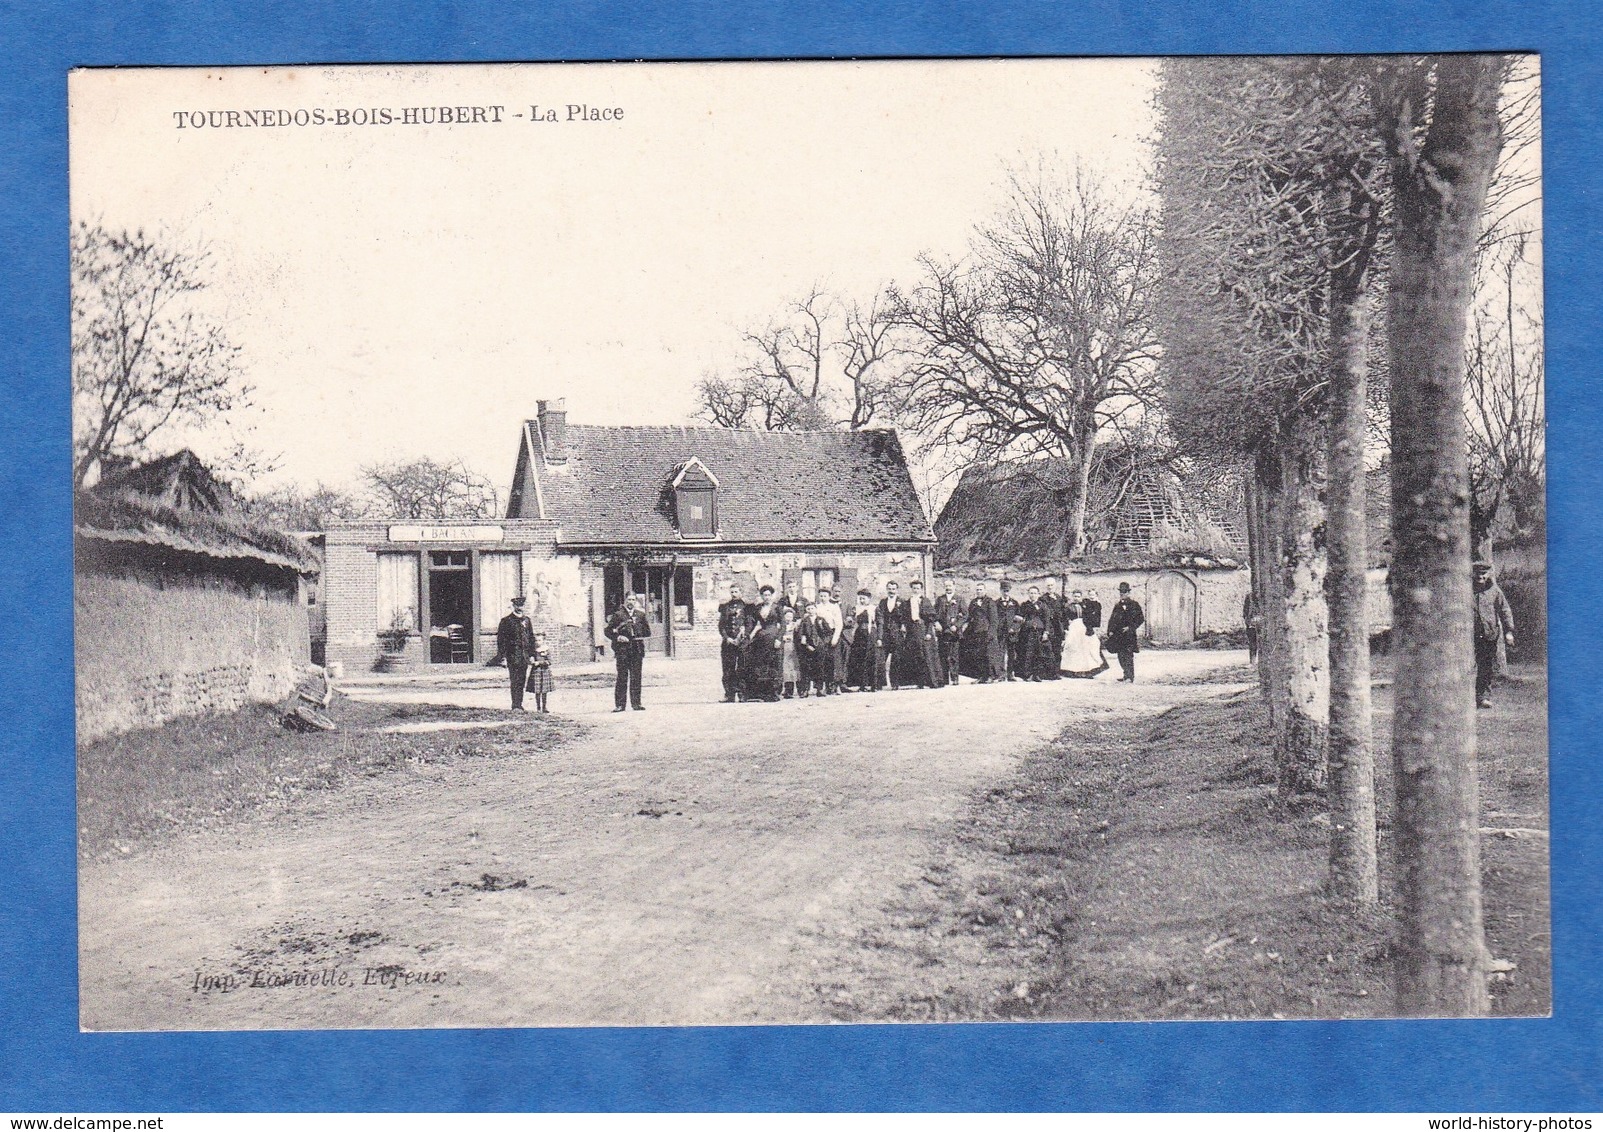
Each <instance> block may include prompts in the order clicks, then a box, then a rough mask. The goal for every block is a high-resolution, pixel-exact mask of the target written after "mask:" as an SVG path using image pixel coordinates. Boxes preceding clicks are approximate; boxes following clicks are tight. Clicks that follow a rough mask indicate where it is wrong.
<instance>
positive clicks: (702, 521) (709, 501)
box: [673, 457, 718, 539]
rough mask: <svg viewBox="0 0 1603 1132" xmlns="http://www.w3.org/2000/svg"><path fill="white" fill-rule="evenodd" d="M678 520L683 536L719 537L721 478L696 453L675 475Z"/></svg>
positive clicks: (675, 518)
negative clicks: (719, 490)
mask: <svg viewBox="0 0 1603 1132" xmlns="http://www.w3.org/2000/svg"><path fill="white" fill-rule="evenodd" d="M673 503H674V521H675V523H676V524H677V525H678V527H679V537H680V538H682V539H711V538H717V537H718V478H717V477H716V476H714V475H713V474H712V473H711V472H709V471H708V470H707V466H706V465H705V464H703V463H702V462H701V461H700V460H697V459H695V458H694V457H692V458H691V459H689V460H687V461H686V462H685V463H684V464H682V465H680V468H679V471H678V473H677V474H676V475H675V476H674V478H673Z"/></svg>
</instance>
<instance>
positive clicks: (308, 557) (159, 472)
mask: <svg viewBox="0 0 1603 1132" xmlns="http://www.w3.org/2000/svg"><path fill="white" fill-rule="evenodd" d="M73 531H74V533H75V534H76V535H77V537H78V538H80V539H86V540H89V541H90V542H95V543H102V544H114V543H126V544H135V545H142V546H152V547H161V548H165V549H167V550H176V551H181V552H183V553H186V554H200V555H205V556H206V557H208V558H216V559H221V560H237V561H255V562H264V563H266V564H268V565H271V566H281V567H285V568H287V569H291V570H295V571H297V572H298V573H301V574H308V575H310V574H315V573H317V572H318V562H317V556H316V554H315V553H314V552H313V551H312V549H311V547H310V546H308V545H307V543H306V542H305V541H303V540H302V539H300V538H297V537H296V536H294V535H292V534H289V533H287V532H284V531H280V530H278V529H276V528H273V527H268V526H264V525H263V524H261V523H257V522H253V521H251V520H250V519H248V518H246V517H245V516H244V515H243V514H242V513H241V512H240V509H239V504H238V501H237V500H236V499H235V498H234V494H233V492H232V491H230V490H229V488H228V486H227V485H226V484H223V483H222V482H220V481H219V480H218V479H217V478H216V477H215V476H213V475H212V474H211V472H210V471H208V470H207V468H206V466H205V464H203V463H201V461H200V459H199V458H198V457H197V456H196V455H195V454H194V453H193V452H190V451H188V450H187V449H186V450H184V451H181V452H177V453H174V454H173V455H171V456H164V457H162V458H161V459H159V460H152V461H150V462H149V463H147V464H141V465H139V466H138V467H133V468H127V469H123V470H119V471H117V472H114V473H112V474H110V475H108V476H106V477H105V478H104V479H102V480H101V481H100V482H99V483H97V484H96V485H95V486H94V487H92V488H89V489H88V490H86V491H83V492H80V493H79V495H78V498H77V499H76V500H75V501H74V504H73Z"/></svg>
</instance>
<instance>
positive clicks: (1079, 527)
mask: <svg viewBox="0 0 1603 1132" xmlns="http://www.w3.org/2000/svg"><path fill="white" fill-rule="evenodd" d="M921 263H922V266H923V278H922V279H921V280H920V281H919V283H918V284H917V285H916V286H915V287H913V288H912V289H911V290H909V291H907V292H906V293H905V294H900V295H898V296H897V308H898V310H897V318H898V320H899V321H900V322H902V323H903V324H904V325H906V326H907V327H909V328H910V329H911V330H912V331H913V332H914V334H915V339H914V342H913V344H912V345H913V348H914V349H915V350H916V351H917V354H918V360H917V361H915V362H914V363H913V364H912V365H911V367H910V369H909V377H910V380H909V381H908V383H907V401H906V405H905V415H906V419H907V421H908V422H909V423H910V425H911V426H912V427H913V429H914V430H915V431H917V432H919V433H921V434H922V435H923V436H924V437H925V438H926V440H927V442H929V443H931V444H933V445H936V446H939V447H944V448H946V449H949V450H954V451H957V452H960V453H962V454H963V456H964V457H965V458H966V459H967V460H969V461H976V460H985V461H998V460H1008V459H1018V458H1029V457H1034V456H1048V457H1054V458H1055V459H1056V460H1057V461H1059V462H1060V464H1059V466H1061V467H1063V468H1065V469H1067V472H1066V475H1065V481H1066V482H1064V483H1063V484H1062V485H1061V486H1062V487H1063V489H1064V490H1065V491H1066V492H1067V493H1068V500H1069V506H1068V511H1069V513H1070V515H1071V516H1072V520H1071V523H1070V530H1069V532H1068V534H1067V536H1066V549H1067V552H1068V553H1069V554H1070V555H1073V554H1075V553H1077V552H1078V551H1079V549H1080V547H1081V545H1082V544H1083V542H1084V537H1085V514H1086V501H1087V496H1088V493H1089V483H1090V478H1091V471H1092V466H1093V462H1094V461H1095V459H1096V448H1097V437H1098V434H1099V433H1100V432H1102V430H1104V429H1105V428H1109V427H1111V426H1115V425H1116V424H1117V423H1118V422H1119V421H1120V420H1121V419H1123V418H1125V417H1127V416H1130V415H1135V414H1139V413H1140V412H1141V410H1142V409H1143V408H1144V407H1145V406H1146V405H1148V404H1149V403H1151V401H1152V399H1153V397H1154V394H1155V387H1156V379H1155V375H1154V366H1153V363H1154V357H1155V342H1154V337H1153V333H1152V328H1151V325H1150V318H1149V313H1150V312H1149V302H1150V300H1151V293H1152V284H1153V282H1154V279H1155V273H1156V269H1157V262H1156V259H1155V256H1154V251H1153V227H1152V217H1151V216H1150V214H1149V213H1148V211H1147V210H1146V209H1144V208H1141V207H1138V206H1122V205H1115V204H1112V203H1110V202H1109V201H1108V199H1107V198H1106V196H1105V194H1104V193H1103V191H1102V189H1101V188H1100V186H1099V185H1098V184H1097V183H1096V182H1095V181H1094V180H1093V179H1091V178H1089V177H1087V176H1084V175H1077V176H1075V177H1074V178H1073V180H1072V181H1071V182H1070V183H1069V184H1068V185H1066V186H1059V185H1053V184H1049V183H1048V182H1047V180H1046V179H1045V178H1044V177H1041V178H1038V179H1036V180H1035V181H1033V182H1030V181H1027V180H1026V179H1025V178H1023V177H1022V176H1017V175H1016V176H1015V177H1014V181H1013V199H1012V202H1011V204H1010V205H1009V207H1008V209H1007V211H1006V212H1005V213H1004V215H1003V216H1002V217H1001V218H1000V219H999V220H998V221H997V222H996V223H995V224H993V225H991V226H988V227H984V228H982V229H980V230H979V232H978V233H977V235H976V238H975V241H974V245H973V248H972V250H971V253H970V255H969V256H968V257H967V258H966V259H965V260H962V261H956V262H952V261H942V260H939V259H936V258H934V257H932V256H925V257H923V258H922V260H921Z"/></svg>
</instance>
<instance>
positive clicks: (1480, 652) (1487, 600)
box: [1475, 562, 1514, 708]
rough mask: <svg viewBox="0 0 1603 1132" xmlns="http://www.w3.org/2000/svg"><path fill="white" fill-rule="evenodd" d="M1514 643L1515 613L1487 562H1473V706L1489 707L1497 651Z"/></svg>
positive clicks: (1495, 672) (1490, 565) (1495, 673)
mask: <svg viewBox="0 0 1603 1132" xmlns="http://www.w3.org/2000/svg"><path fill="white" fill-rule="evenodd" d="M1513 643H1514V613H1513V611H1512V610H1511V609H1509V607H1508V598H1506V597H1504V596H1503V588H1502V587H1501V586H1499V585H1498V584H1497V579H1496V578H1495V577H1493V576H1492V564H1491V563H1490V562H1477V563H1475V706H1476V707H1482V708H1489V707H1491V706H1492V681H1493V680H1494V679H1495V678H1496V676H1497V667H1498V665H1497V654H1498V652H1499V650H1501V649H1502V648H1504V647H1506V646H1511V645H1513Z"/></svg>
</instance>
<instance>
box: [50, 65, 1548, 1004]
mask: <svg viewBox="0 0 1603 1132" xmlns="http://www.w3.org/2000/svg"><path fill="white" fill-rule="evenodd" d="M67 89H68V109H69V116H68V142H69V150H70V153H69V175H70V186H71V232H70V241H71V242H70V269H71V287H72V290H71V351H72V357H71V374H72V417H73V419H72V443H73V451H72V460H71V468H72V492H73V545H74V563H73V565H74V579H73V581H74V585H73V595H74V634H75V644H74V650H75V652H74V660H75V669H76V692H75V696H76V717H77V740H78V749H77V807H78V808H77V814H78V829H77V851H78V877H77V881H78V926H79V941H78V948H79V969H78V977H79V1012H80V1013H79V1019H78V1021H79V1025H80V1026H81V1028H82V1029H84V1030H88V1031H154V1030H276V1029H358V1028H359V1029H373V1028H380V1029H391V1028H394V1029H401V1028H431V1027H452V1028H461V1027H473V1028H480V1027H556V1026H560V1027H590V1026H607V1027H615V1026H728V1025H789V1024H832V1023H886V1022H898V1023H921V1022H997V1021H1012V1022H1030V1021H1056V1022H1065V1021H1091V1020H1095V1021H1138V1020H1182V1019H1197V1020H1203V1019H1206V1020H1249V1019H1250V1020H1271V1019H1346V1018H1353V1019H1364V1018H1431V1017H1493V1016H1502V1017H1545V1016H1548V1015H1549V1014H1550V1013H1551V1007H1552V995H1551V990H1550V983H1551V963H1552V954H1551V950H1552V948H1551V944H1552V940H1551V935H1550V926H1549V833H1548V739H1547V726H1548V715H1547V711H1548V688H1547V664H1546V654H1547V634H1546V620H1547V595H1546V575H1547V553H1546V539H1547V533H1546V511H1545V498H1546V470H1545V444H1544V431H1545V417H1544V407H1543V406H1544V369H1543V313H1542V303H1543V295H1542V200H1541V188H1542V187H1541V136H1540V121H1541V106H1540V75H1539V65H1538V61H1537V57H1536V56H1535V55H1520V54H1508V55H1494V54H1461V55H1406V56H1405V55H1396V56H1358V55H1350V56H1316V55H1301V56H1234V57H1225V56H1219V57H1205V56H1195V57H1166V58H1121V59H1113V58H1105V59H1092V58H1032V59H1022V58H1019V59H969V60H875V61H850V62H848V61H835V62H825V61H817V62H779V61H775V62H722V63H716V62H709V63H628V62H617V63H583V64H518V63H504V64H416V65H365V66H358V65H337V66H336V65H328V66H310V65H309V66H282V67H261V68H244V67H239V68H222V69H205V68H197V67H171V68H85V69H80V70H76V71H74V72H72V74H71V75H70V77H69V82H68V88H67ZM1555 246H1556V245H1555ZM1556 257H1557V252H1555V258H1556ZM1554 325H1555V336H1556V335H1557V332H1558V331H1557V327H1558V323H1557V320H1556V316H1555V324H1554ZM1556 340H1557V339H1556V337H1555V341H1556ZM1557 416H1558V414H1557V412H1555V417H1556V418H1557ZM64 443H65V441H64V440H63V446H64ZM1561 825H1562V823H1561Z"/></svg>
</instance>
